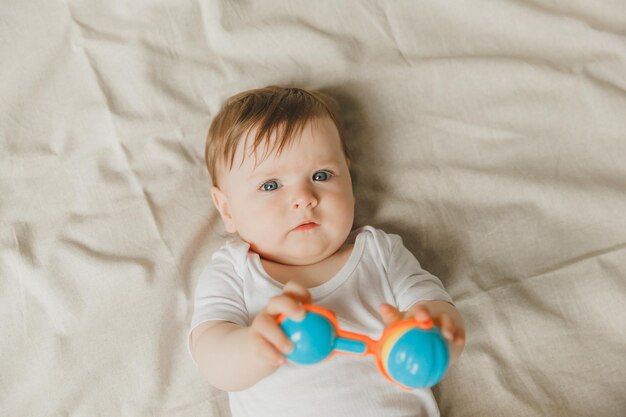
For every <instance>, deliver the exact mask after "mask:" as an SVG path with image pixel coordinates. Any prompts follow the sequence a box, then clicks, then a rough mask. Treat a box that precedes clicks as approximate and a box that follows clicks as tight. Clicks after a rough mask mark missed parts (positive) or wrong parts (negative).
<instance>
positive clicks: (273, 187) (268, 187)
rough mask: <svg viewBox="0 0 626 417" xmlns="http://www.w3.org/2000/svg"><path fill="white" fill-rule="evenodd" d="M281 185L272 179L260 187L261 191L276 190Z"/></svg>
mask: <svg viewBox="0 0 626 417" xmlns="http://www.w3.org/2000/svg"><path fill="white" fill-rule="evenodd" d="M279 187H280V186H279V185H278V182H276V181H273V180H272V181H268V182H266V183H263V185H261V187H260V188H259V189H260V190H261V191H274V190H277V189H278V188H279Z"/></svg>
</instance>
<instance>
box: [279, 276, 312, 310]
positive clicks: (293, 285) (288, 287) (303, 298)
mask: <svg viewBox="0 0 626 417" xmlns="http://www.w3.org/2000/svg"><path fill="white" fill-rule="evenodd" d="M283 294H287V295H289V296H290V297H292V298H295V299H296V300H298V301H300V302H301V303H302V304H310V303H311V293H309V290H308V289H306V288H305V287H303V286H302V285H300V284H298V283H297V282H295V281H289V282H288V283H287V284H285V287H284V288H283Z"/></svg>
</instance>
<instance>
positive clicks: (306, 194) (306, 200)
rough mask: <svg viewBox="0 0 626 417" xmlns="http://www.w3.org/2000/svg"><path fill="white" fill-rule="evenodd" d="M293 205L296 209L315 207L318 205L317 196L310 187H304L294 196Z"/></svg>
mask: <svg viewBox="0 0 626 417" xmlns="http://www.w3.org/2000/svg"><path fill="white" fill-rule="evenodd" d="M292 206H293V208H294V209H298V208H304V207H315V206H317V197H316V196H315V194H314V193H313V192H312V190H310V189H309V188H302V189H300V190H299V191H298V193H297V194H296V195H295V196H294V199H293V204H292Z"/></svg>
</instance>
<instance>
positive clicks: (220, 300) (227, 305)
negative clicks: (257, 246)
mask: <svg viewBox="0 0 626 417" xmlns="http://www.w3.org/2000/svg"><path fill="white" fill-rule="evenodd" d="M231 252H233V251H232V248H222V249H220V250H219V251H217V252H216V253H215V254H214V255H213V260H212V261H211V262H210V263H209V265H207V267H206V268H205V269H204V270H203V271H202V274H201V275H200V278H199V279H198V283H197V285H196V290H195V295H194V312H193V316H192V319H191V326H190V330H193V329H194V328H195V327H196V326H198V325H200V324H202V323H204V322H207V321H213V320H223V321H229V322H232V323H235V324H238V325H240V326H247V325H248V321H249V317H248V311H247V310H246V307H245V301H244V293H243V288H244V285H243V280H244V277H243V276H242V273H241V271H238V270H237V269H238V267H237V266H236V263H235V262H234V261H233V254H232V253H231Z"/></svg>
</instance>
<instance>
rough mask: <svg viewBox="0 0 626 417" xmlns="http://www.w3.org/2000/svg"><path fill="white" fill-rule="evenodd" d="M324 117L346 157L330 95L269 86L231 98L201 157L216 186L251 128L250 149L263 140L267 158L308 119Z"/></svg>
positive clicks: (287, 140)
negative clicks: (327, 119) (272, 137)
mask: <svg viewBox="0 0 626 417" xmlns="http://www.w3.org/2000/svg"><path fill="white" fill-rule="evenodd" d="M324 116H328V117H330V118H331V119H332V121H333V122H334V124H335V126H336V127H337V131H338V132H339V137H340V139H341V145H342V148H343V152H344V155H345V157H346V158H349V155H348V148H347V147H346V144H345V142H344V140H343V133H342V130H341V124H340V122H339V116H338V105H337V103H336V101H335V100H333V99H332V98H331V97H330V96H328V95H326V94H324V93H322V92H319V91H315V90H305V89H302V88H294V87H279V86H268V87H264V88H258V89H253V90H248V91H244V92H241V93H239V94H236V95H234V96H232V97H230V98H229V99H228V100H227V101H226V103H225V104H224V106H223V107H222V108H221V110H220V111H219V112H218V113H217V115H216V116H215V118H214V119H213V121H212V122H211V126H210V128H209V132H208V135H207V140H206V147H205V151H204V158H205V161H206V164H207V168H208V170H209V175H210V176H211V179H212V181H213V184H214V185H216V186H217V180H218V178H217V174H218V171H219V169H220V168H225V169H228V170H230V169H232V167H233V163H234V159H235V152H236V150H237V146H238V145H239V142H240V140H242V138H245V137H247V135H248V133H249V132H250V130H252V129H255V128H256V129H257V130H256V135H255V137H254V141H253V142H252V143H251V152H252V153H254V152H255V151H256V149H257V147H258V146H259V145H260V144H262V143H264V144H266V145H267V147H266V150H265V154H264V157H267V155H269V154H270V153H272V152H277V153H280V152H281V151H282V150H283V149H284V148H285V147H286V146H288V145H289V144H290V143H291V142H292V141H293V139H294V137H295V136H296V135H297V134H299V133H301V132H302V129H303V128H304V126H305V125H306V123H307V122H308V121H310V120H311V119H314V118H316V117H324ZM273 133H276V140H275V141H274V142H273V146H272V147H271V149H270V147H269V138H270V137H271V135H272V134H273Z"/></svg>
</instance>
